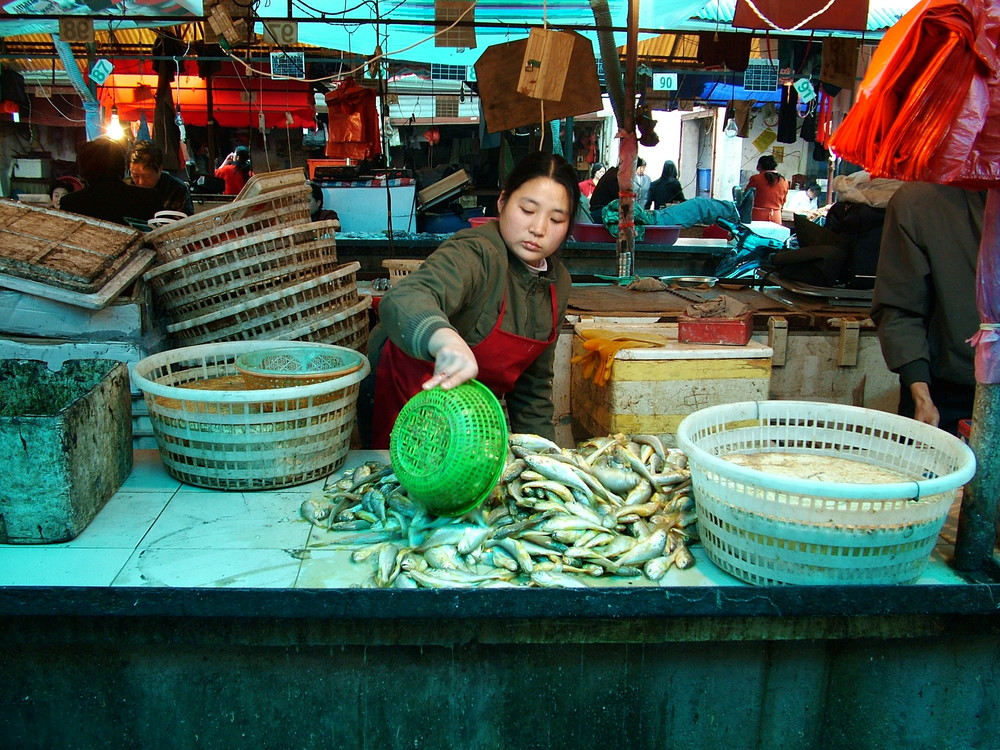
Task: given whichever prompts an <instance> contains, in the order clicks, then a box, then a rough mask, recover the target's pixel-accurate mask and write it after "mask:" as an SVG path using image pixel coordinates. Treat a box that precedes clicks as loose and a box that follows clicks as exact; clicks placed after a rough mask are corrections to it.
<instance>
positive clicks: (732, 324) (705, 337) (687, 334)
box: [677, 312, 753, 346]
mask: <svg viewBox="0 0 1000 750" xmlns="http://www.w3.org/2000/svg"><path fill="white" fill-rule="evenodd" d="M751 334H753V312H746V313H744V314H743V315H740V316H739V317H738V318H689V317H687V316H686V315H681V316H680V317H678V318H677V339H678V340H679V341H683V342H684V343H685V344H728V345H732V346H746V344H747V342H748V341H750V336H751Z"/></svg>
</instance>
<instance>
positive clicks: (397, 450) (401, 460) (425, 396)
mask: <svg viewBox="0 0 1000 750" xmlns="http://www.w3.org/2000/svg"><path fill="white" fill-rule="evenodd" d="M389 456H390V458H391V460H392V468H393V470H394V472H395V474H396V477H397V478H398V479H399V481H400V483H401V484H402V485H403V487H405V488H406V491H407V493H408V494H409V495H410V497H411V498H412V499H413V500H414V501H416V502H418V503H419V504H420V505H421V506H423V507H424V509H425V510H427V511H428V512H430V513H434V514H436V515H439V516H460V515H462V514H463V513H467V512H469V511H470V510H472V509H473V508H475V507H476V506H478V505H479V504H480V503H481V502H483V500H485V499H486V498H487V497H489V494H490V492H492V491H493V488H494V487H496V484H497V481H499V479H500V474H501V473H502V472H503V468H504V465H505V464H506V462H507V419H506V417H505V416H504V413H503V408H502V407H501V406H500V402H499V401H498V400H497V397H496V396H494V395H493V393H492V392H491V391H490V389H489V388H487V387H486V386H485V385H483V384H482V383H480V382H479V381H477V380H470V381H468V382H466V383H463V384H462V385H460V386H458V387H456V388H451V389H449V390H447V391H446V390H444V389H442V388H434V389H432V390H429V391H421V392H420V393H418V394H417V395H415V396H414V397H413V398H411V399H410V400H409V401H408V402H407V403H406V405H405V406H403V408H402V410H401V411H400V412H399V417H397V419H396V423H395V425H393V428H392V434H391V435H390V437H389Z"/></svg>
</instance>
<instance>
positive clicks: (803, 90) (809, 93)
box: [792, 78, 816, 104]
mask: <svg viewBox="0 0 1000 750" xmlns="http://www.w3.org/2000/svg"><path fill="white" fill-rule="evenodd" d="M792 85H794V86H795V90H796V91H797V92H798V93H799V101H801V102H802V103H803V104H808V103H809V102H811V101H812V100H813V99H815V98H816V90H815V89H814V88H813V85H812V81H810V80H809V79H808V78H800V79H799V80H797V81H796V82H795V83H794V84H792Z"/></svg>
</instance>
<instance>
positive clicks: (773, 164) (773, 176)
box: [757, 154, 785, 185]
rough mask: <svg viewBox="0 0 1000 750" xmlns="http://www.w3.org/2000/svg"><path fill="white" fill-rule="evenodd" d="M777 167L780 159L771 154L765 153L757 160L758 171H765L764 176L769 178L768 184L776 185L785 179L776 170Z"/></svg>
mask: <svg viewBox="0 0 1000 750" xmlns="http://www.w3.org/2000/svg"><path fill="white" fill-rule="evenodd" d="M777 168H778V160H777V159H775V158H774V157H773V156H771V154H764V155H763V156H762V157H760V158H759V159H758V160H757V171H758V172H761V171H763V172H764V178H765V179H766V180H767V184H768V185H775V184H777V183H779V182H781V181H782V180H783V179H785V178H784V177H782V176H781V175H780V174H778V173H777V172H775V171H774V170H776V169H777Z"/></svg>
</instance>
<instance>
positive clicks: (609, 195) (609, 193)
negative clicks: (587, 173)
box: [590, 167, 619, 224]
mask: <svg viewBox="0 0 1000 750" xmlns="http://www.w3.org/2000/svg"><path fill="white" fill-rule="evenodd" d="M618 192H619V191H618V167H608V168H607V169H606V170H604V174H603V175H602V176H601V179H599V180H598V181H597V187H595V188H594V192H593V193H591V194H590V215H591V216H592V217H593V219H592V221H593V222H594V223H595V224H603V223H604V219H603V218H602V212H603V211H604V207H605V206H606V205H608V204H609V203H611V201H616V200H618Z"/></svg>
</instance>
